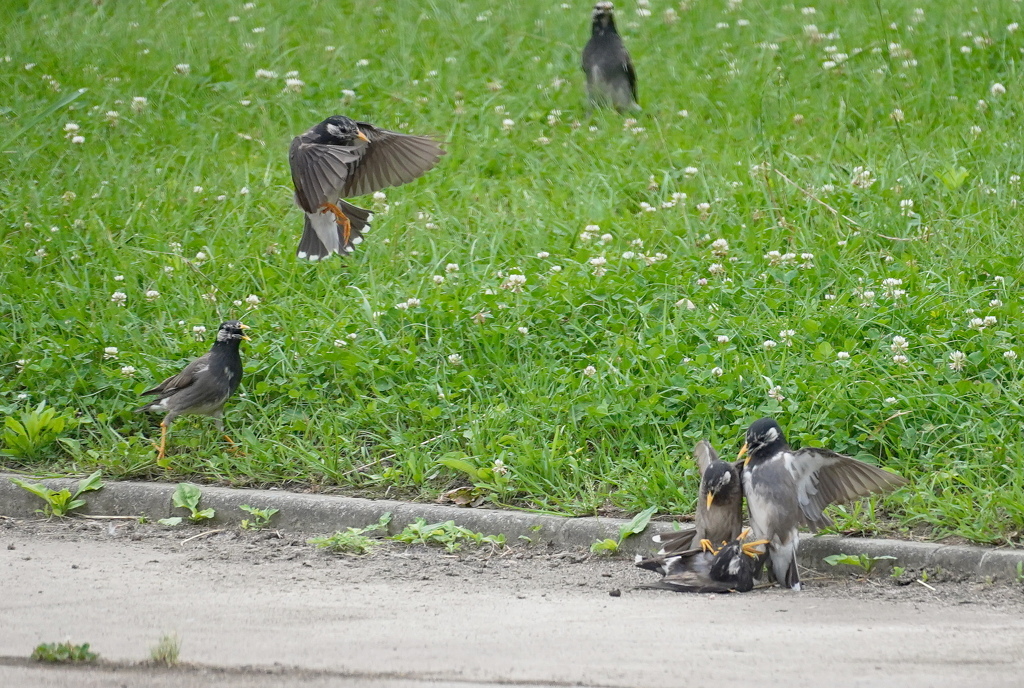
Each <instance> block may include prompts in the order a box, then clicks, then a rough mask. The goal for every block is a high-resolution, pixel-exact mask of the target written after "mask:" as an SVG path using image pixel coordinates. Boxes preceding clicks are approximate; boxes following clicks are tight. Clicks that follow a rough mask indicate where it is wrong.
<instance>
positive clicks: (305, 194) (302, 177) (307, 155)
mask: <svg viewBox="0 0 1024 688" xmlns="http://www.w3.org/2000/svg"><path fill="white" fill-rule="evenodd" d="M362 150H365V149H362ZM362 150H360V149H356V148H354V147H351V148H350V147H348V146H333V145H331V146H329V145H324V144H320V143H307V142H305V141H303V139H302V136H296V137H295V138H294V139H293V140H292V145H291V148H290V149H289V150H288V163H289V164H290V166H291V169H292V184H294V185H295V200H296V202H297V203H298V204H299V207H300V208H302V209H303V210H305V211H306V212H307V213H314V212H316V211H317V210H319V208H320V206H322V205H323V204H324V203H335V202H337V200H338V197H339V196H341V195H342V193H341V190H342V188H343V187H344V186H345V183H346V181H347V180H348V179H349V177H350V176H351V175H352V170H353V167H354V166H355V165H356V164H357V163H358V162H359V160H360V154H361V153H362ZM346 195H348V194H346Z"/></svg>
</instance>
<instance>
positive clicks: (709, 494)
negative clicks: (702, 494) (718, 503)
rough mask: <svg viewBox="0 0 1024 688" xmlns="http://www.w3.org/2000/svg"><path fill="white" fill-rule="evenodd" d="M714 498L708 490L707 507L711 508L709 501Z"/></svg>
mask: <svg viewBox="0 0 1024 688" xmlns="http://www.w3.org/2000/svg"><path fill="white" fill-rule="evenodd" d="M714 500H715V495H713V494H711V493H710V492H708V508H709V509H710V508H711V502H713V501H714Z"/></svg>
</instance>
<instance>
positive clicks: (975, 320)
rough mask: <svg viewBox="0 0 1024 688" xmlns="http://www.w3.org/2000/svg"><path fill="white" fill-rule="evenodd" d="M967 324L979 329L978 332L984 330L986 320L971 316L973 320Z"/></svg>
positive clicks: (973, 328)
mask: <svg viewBox="0 0 1024 688" xmlns="http://www.w3.org/2000/svg"><path fill="white" fill-rule="evenodd" d="M967 326H968V327H970V328H971V329H972V330H977V331H978V332H981V331H982V330H984V329H985V321H984V320H982V319H981V318H971V322H969V323H967Z"/></svg>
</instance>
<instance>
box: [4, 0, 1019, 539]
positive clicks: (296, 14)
mask: <svg viewBox="0 0 1024 688" xmlns="http://www.w3.org/2000/svg"><path fill="white" fill-rule="evenodd" d="M591 4H592V3H590V2H581V1H579V0H574V2H571V3H566V5H565V6H563V5H562V4H561V3H558V2H554V1H550V2H520V3H496V2H488V1H487V0H464V1H461V2H460V1H456V0H433V1H432V2H411V1H395V0H378V1H375V0H366V1H364V2H351V1H348V0H346V1H342V2H339V1H332V2H316V1H313V2H309V3H293V2H284V1H283V0H282V1H281V2H271V1H270V0H259V1H257V2H256V3H254V4H253V3H250V4H248V5H243V4H242V3H241V2H221V1H219V0H209V1H204V2H184V1H181V0H179V1H173V0H172V1H171V2H132V3H127V2H104V3H102V4H100V6H99V7H94V6H93V4H90V3H78V2H76V3H67V2H58V1H56V0H50V1H45V0H39V1H33V2H28V0H10V1H8V2H5V3H3V4H2V6H0V27H2V28H0V85H2V91H0V92H2V93H3V98H2V99H0V122H2V126H0V166H2V169H0V210H2V215H0V258H2V265H3V269H2V271H0V318H2V327H0V414H3V415H4V416H8V417H12V416H13V417H15V418H22V417H23V414H29V413H30V412H31V413H35V411H36V409H37V408H38V406H39V404H41V403H45V406H46V407H47V408H52V409H54V413H55V416H54V418H55V419H57V420H56V421H50V423H51V424H53V423H54V422H56V423H57V425H59V424H60V422H59V419H62V418H63V419H64V427H63V428H58V427H52V428H51V429H52V430H53V432H47V431H46V426H47V424H46V423H42V425H43V426H44V427H43V429H42V430H39V431H38V435H36V436H33V437H32V438H29V440H28V441H24V440H23V441H21V442H20V443H19V441H18V440H17V438H16V437H15V432H14V430H12V429H11V428H8V429H7V430H6V431H5V433H4V434H3V435H2V436H0V445H3V444H5V443H6V447H7V449H6V453H7V456H4V457H0V467H2V468H6V469H16V470H28V471H55V472H81V471H92V470H95V469H97V468H102V470H103V471H104V476H105V477H107V478H113V477H125V478H128V477H149V478H154V477H156V478H159V477H163V476H165V475H166V476H168V477H172V478H175V479H177V478H181V477H188V478H190V479H195V480H206V481H215V482H221V483H228V484H236V485H257V484H269V483H300V484H307V485H308V484H313V485H316V486H322V487H324V488H326V487H336V486H341V487H344V488H346V489H349V490H353V489H354V490H358V491H360V492H362V493H364V494H371V495H384V494H387V495H389V496H401V497H407V498H422V499H430V498H433V497H436V496H437V494H438V493H440V492H442V491H445V490H448V489H451V488H452V487H455V486H457V485H461V484H466V480H467V478H469V479H470V480H471V481H472V482H475V483H476V484H477V485H478V486H479V488H480V490H481V492H482V493H483V494H486V495H487V496H488V498H489V499H490V500H491V501H493V502H495V503H498V504H505V505H515V506H521V507H527V508H533V509H539V510H544V511H551V512H556V513H569V514H589V513H595V512H596V511H598V510H601V509H602V508H607V507H609V506H610V507H615V508H619V509H622V510H625V511H627V512H635V511H639V510H640V509H643V508H645V507H647V506H650V505H657V506H658V507H659V510H660V511H662V512H674V513H684V512H689V511H691V510H692V508H693V503H694V499H695V496H696V486H697V476H696V469H695V467H694V466H693V465H692V463H691V461H690V460H689V452H690V448H691V447H692V445H693V443H694V442H695V441H696V440H697V439H699V438H702V437H707V438H709V439H710V440H711V441H712V442H713V443H714V444H715V445H716V446H717V447H719V448H720V450H722V452H723V453H730V452H735V451H736V449H738V446H739V444H740V443H741V436H742V432H743V430H744V429H745V427H746V426H747V425H748V424H749V423H750V422H751V421H752V420H755V419H756V418H758V417H760V416H762V415H773V416H775V417H776V418H777V419H778V420H779V422H780V423H781V424H782V425H783V427H785V428H786V429H787V431H788V433H789V438H790V440H791V441H792V442H793V444H795V445H798V446H799V445H801V444H820V445H825V446H829V447H831V448H833V449H835V450H837V451H841V452H844V453H848V454H851V455H854V456H856V457H858V458H861V459H864V460H866V461H870V462H873V463H880V464H883V465H885V466H888V467H891V468H893V469H895V470H898V471H900V472H901V473H903V474H904V475H906V476H907V477H909V478H910V479H911V484H910V485H909V486H908V487H906V488H904V489H902V490H900V491H899V492H897V493H895V494H894V495H891V496H888V497H885V498H879V499H876V500H872V501H867V502H864V503H863V504H861V505H858V506H857V507H849V508H847V509H838V510H836V512H835V513H836V515H837V516H838V526H839V527H840V528H843V529H850V528H855V529H864V530H873V529H878V528H884V529H887V530H892V531H901V530H906V529H914V530H915V531H920V530H921V529H924V530H925V531H926V532H930V533H931V534H933V535H935V536H942V535H947V534H957V535H960V536H963V537H966V538H969V539H972V540H976V541H979V542H1020V541H1021V540H1022V538H1024V535H1022V532H1024V435H1022V433H1021V427H1022V425H1024V409H1022V406H1021V400H1022V389H1024V385H1022V380H1024V369H1022V366H1024V358H1022V357H1024V347H1022V343H1021V337H1022V334H1024V332H1022V330H1024V327H1022V321H1021V310H1022V300H1021V288H1020V287H1021V280H1022V278H1024V269H1022V266H1021V259H1022V255H1024V227H1022V222H1021V210H1020V208H1018V202H1019V199H1020V197H1021V186H1020V177H1019V176H1018V175H1020V174H1024V158H1022V153H1024V145H1022V140H1021V136H1020V131H1021V115H1022V113H1024V98H1022V93H1024V91H1022V83H1021V79H1020V76H1019V74H1018V67H1019V65H1020V61H1021V59H1022V51H1024V31H1017V24H1016V22H1017V21H1024V20H1022V18H1021V15H1022V5H1021V4H1019V3H1016V2H1012V1H1010V0H992V1H991V2H986V3H980V4H978V5H977V7H973V6H972V4H971V3H967V4H963V3H920V5H921V6H922V7H923V8H924V9H923V10H921V9H916V8H917V7H918V5H917V4H915V3H905V2H897V1H894V0H879V1H878V2H873V3H856V2H849V3H846V2H843V3H822V5H823V6H820V7H818V9H817V10H814V9H813V8H810V7H803V8H801V7H800V6H794V5H793V4H790V3H787V2H781V1H772V0H746V1H745V2H742V3H741V2H735V3H732V6H730V4H729V3H726V2H723V1H719V0H692V1H689V2H684V3H682V7H681V6H680V5H679V4H676V3H669V2H665V1H663V0H652V2H651V3H650V16H643V12H642V11H638V9H640V10H642V9H643V8H642V7H639V6H637V5H635V4H634V3H633V2H620V3H619V4H620V10H619V26H620V31H621V33H622V34H623V36H624V39H625V41H626V44H627V46H628V47H629V48H630V50H631V52H632V54H633V59H634V62H635V64H636V68H637V72H638V81H639V96H640V101H641V104H642V106H643V108H644V109H643V112H641V113H638V114H637V115H636V117H635V120H624V119H623V118H622V117H620V116H618V115H615V114H614V113H605V112H598V113H594V114H593V115H591V114H588V113H587V111H586V107H585V103H584V99H583V85H582V84H583V75H582V73H581V72H580V69H579V66H578V62H579V55H580V51H581V49H582V46H583V44H584V43H585V41H586V39H587V37H588V35H589V13H590V7H591ZM275 5H276V6H275ZM944 5H945V6H944ZM687 6H690V7H687ZM357 8H358V10H357ZM669 8H673V10H672V13H671V14H668V15H666V14H665V13H666V12H668V11H669ZM291 72H296V73H297V74H291V75H290V73H291ZM287 79H291V81H287ZM79 89H86V90H85V91H84V92H82V93H80V94H79V93H78V90H79ZM76 96H77V97H76ZM335 113H340V114H347V115H350V116H353V117H356V118H359V119H365V120H368V121H370V122H373V123H374V124H377V125H378V126H383V127H387V128H392V129H397V130H401V131H409V132H413V133H432V134H435V135H437V136H439V137H440V138H443V139H445V140H446V141H448V142H449V143H448V145H447V149H448V151H449V154H448V155H447V156H445V157H444V158H443V159H442V160H441V163H440V165H439V166H438V167H437V168H436V169H435V170H433V171H431V172H429V173H427V175H426V176H425V177H423V178H422V179H420V180H418V181H416V182H414V183H413V184H411V185H408V186H405V187H400V188H397V189H389V190H388V191H387V195H386V198H377V199H372V198H362V199H354V200H355V202H356V203H357V204H361V205H365V206H370V205H372V206H373V207H374V208H375V210H376V212H377V213H378V215H377V218H376V221H375V223H374V231H373V232H372V233H371V234H370V235H369V236H368V238H367V241H366V242H365V243H363V244H362V245H361V246H360V247H359V250H358V252H357V253H356V254H355V255H354V256H353V257H352V258H351V259H349V260H346V261H341V260H338V259H334V260H332V261H330V262H328V263H325V264H314V265H309V264H304V263H300V262H299V261H297V260H296V258H295V256H294V251H295V246H296V244H297V240H298V235H299V233H300V231H301V228H302V215H301V213H300V211H299V210H298V209H297V208H296V207H294V205H293V203H292V190H291V179H290V175H289V170H288V162H287V150H288V145H289V143H290V142H291V139H292V137H293V136H295V135H296V134H298V133H301V132H302V131H304V130H305V129H306V128H308V127H309V126H312V125H313V124H315V123H316V122H318V121H320V120H321V119H323V118H324V117H326V116H327V115H329V114H335ZM76 136H77V137H81V139H82V140H81V141H79V140H78V139H76V138H74V137H76ZM590 225H596V227H597V228H593V227H589V226H590ZM516 275H521V276H523V278H525V281H524V280H523V279H521V278H517V277H512V276H516ZM510 277H511V279H510ZM115 294H121V295H123V296H116V297H115V296H114V295H115ZM231 317H240V318H242V319H243V320H244V322H245V323H246V324H248V325H250V326H251V327H252V328H253V329H252V331H251V333H250V334H252V336H253V341H252V343H251V344H249V343H246V344H243V359H244V362H245V376H244V379H243V382H242V388H241V391H240V394H238V395H237V396H236V397H235V398H234V399H233V400H232V402H231V403H230V404H229V407H228V414H227V417H226V422H227V426H228V428H229V429H230V431H231V432H232V433H233V435H234V436H235V437H236V439H237V440H239V442H240V444H242V445H243V447H244V453H232V452H229V451H228V448H227V446H226V445H225V444H224V443H223V442H221V441H220V439H219V437H218V436H217V434H216V432H215V431H214V429H213V426H212V423H210V422H209V421H208V420H205V419H199V420H196V419H187V418H186V419H182V420H180V421H178V423H177V424H176V426H175V428H174V430H173V431H172V433H171V443H172V444H171V447H172V452H173V455H172V457H171V458H172V470H171V471H170V472H167V471H164V470H163V469H161V468H158V467H157V466H156V464H155V452H154V451H153V449H152V446H151V441H152V439H153V438H154V437H158V436H159V427H158V421H159V416H145V415H140V414H135V413H133V412H132V409H133V408H135V407H137V406H139V405H141V403H142V402H141V400H140V399H139V398H138V393H139V392H141V391H142V390H144V389H146V388H148V387H149V386H151V385H152V384H153V383H155V382H158V381H160V380H162V379H163V378H164V377H166V376H168V375H170V374H172V373H174V372H177V370H179V369H180V367H181V366H183V365H184V364H185V363H186V362H187V361H188V360H190V359H191V358H193V357H195V356H197V355H199V354H200V353H202V352H204V351H205V350H207V349H208V348H209V346H210V343H211V341H212V336H213V334H214V333H215V331H216V326H217V324H218V323H219V322H220V321H221V320H224V319H228V318H231ZM204 327H205V332H203V331H202V328H204ZM197 328H198V329H197ZM108 347H114V348H116V352H115V351H113V350H112V349H111V350H109V351H108V350H107V349H108ZM37 415H38V414H37ZM27 419H28V418H27V416H26V420H27ZM54 439H55V441H50V440H54ZM19 447H20V448H19Z"/></svg>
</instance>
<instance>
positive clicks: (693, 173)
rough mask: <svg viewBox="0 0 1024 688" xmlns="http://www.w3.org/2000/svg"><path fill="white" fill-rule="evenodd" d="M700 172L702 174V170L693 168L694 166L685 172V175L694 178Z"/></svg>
mask: <svg viewBox="0 0 1024 688" xmlns="http://www.w3.org/2000/svg"><path fill="white" fill-rule="evenodd" d="M698 172H700V169H698V168H696V167H693V166H692V165H691V166H690V167H687V168H685V169H684V170H683V174H684V175H686V176H687V177H692V176H694V175H695V174H697V173H698Z"/></svg>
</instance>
